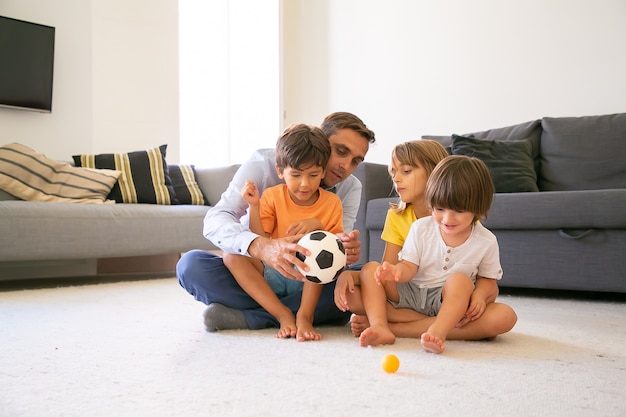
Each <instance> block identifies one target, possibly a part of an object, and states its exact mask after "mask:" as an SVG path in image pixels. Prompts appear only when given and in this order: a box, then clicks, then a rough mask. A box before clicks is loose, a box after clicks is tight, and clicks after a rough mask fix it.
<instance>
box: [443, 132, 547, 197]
mask: <svg viewBox="0 0 626 417" xmlns="http://www.w3.org/2000/svg"><path fill="white" fill-rule="evenodd" d="M451 150H452V154H453V155H467V156H473V157H476V158H478V159H480V160H482V161H483V162H484V163H485V165H487V168H489V172H490V173H491V178H492V179H493V183H494V186H495V187H496V192H498V193H516V192H526V191H539V188H538V187H537V174H536V172H535V169H534V162H533V157H532V142H531V141H530V140H529V139H523V140H515V141H496V140H484V139H476V138H472V137H467V136H459V135H452V143H451Z"/></svg>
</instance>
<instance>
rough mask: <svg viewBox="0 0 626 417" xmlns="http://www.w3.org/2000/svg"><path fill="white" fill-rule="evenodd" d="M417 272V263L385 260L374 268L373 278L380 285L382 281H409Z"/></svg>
mask: <svg viewBox="0 0 626 417" xmlns="http://www.w3.org/2000/svg"><path fill="white" fill-rule="evenodd" d="M416 272H417V265H415V264H414V263H412V262H409V261H406V260H402V261H400V262H398V263H397V264H395V265H394V264H392V263H389V262H387V261H385V262H383V263H382V265H380V266H378V267H377V268H376V272H374V279H376V283H378V285H381V284H382V282H383V281H396V282H409V281H410V280H411V279H412V278H413V276H415V273H416Z"/></svg>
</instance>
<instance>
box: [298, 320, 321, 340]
mask: <svg viewBox="0 0 626 417" xmlns="http://www.w3.org/2000/svg"><path fill="white" fill-rule="evenodd" d="M297 323H298V331H297V333H296V340H297V341H298V342H307V341H309V340H322V335H321V334H319V333H318V332H317V331H316V330H315V329H314V328H313V324H311V322H309V321H306V320H297Z"/></svg>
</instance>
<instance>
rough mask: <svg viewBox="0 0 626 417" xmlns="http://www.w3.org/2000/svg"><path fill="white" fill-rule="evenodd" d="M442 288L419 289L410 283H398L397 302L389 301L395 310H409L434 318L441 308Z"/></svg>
mask: <svg viewBox="0 0 626 417" xmlns="http://www.w3.org/2000/svg"><path fill="white" fill-rule="evenodd" d="M442 291H443V287H436V288H420V287H418V286H417V285H416V284H414V283H413V282H412V281H409V282H399V283H398V295H399V300H398V302H397V303H395V302H393V301H389V302H390V303H391V305H392V306H394V307H395V308H410V309H411V310H415V311H417V312H418V313H422V314H425V315H427V316H431V317H433V316H436V315H437V313H438V312H439V309H440V308H441V292H442Z"/></svg>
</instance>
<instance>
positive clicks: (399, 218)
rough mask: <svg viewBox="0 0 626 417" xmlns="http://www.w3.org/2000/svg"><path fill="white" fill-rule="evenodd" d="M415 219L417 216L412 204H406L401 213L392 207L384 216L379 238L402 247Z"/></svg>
mask: <svg viewBox="0 0 626 417" xmlns="http://www.w3.org/2000/svg"><path fill="white" fill-rule="evenodd" d="M415 220H417V217H416V216H415V211H414V210H413V205H412V204H408V205H407V207H406V209H405V210H404V211H403V212H402V213H395V212H394V211H393V210H392V209H389V210H388V211H387V217H386V218H385V226H384V227H383V232H382V234H381V236H380V237H381V239H382V240H384V241H385V242H388V243H392V244H394V245H397V246H400V247H402V246H403V245H404V241H405V240H406V236H407V235H408V234H409V229H410V228H411V225H412V224H413V222H414V221H415Z"/></svg>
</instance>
